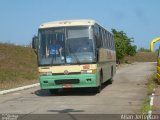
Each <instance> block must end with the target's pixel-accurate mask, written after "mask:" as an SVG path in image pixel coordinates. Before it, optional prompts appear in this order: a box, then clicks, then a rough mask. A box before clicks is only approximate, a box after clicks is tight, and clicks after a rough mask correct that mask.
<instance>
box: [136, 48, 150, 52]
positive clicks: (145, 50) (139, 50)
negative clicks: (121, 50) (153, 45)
mask: <svg viewBox="0 0 160 120" xmlns="http://www.w3.org/2000/svg"><path fill="white" fill-rule="evenodd" d="M138 52H151V50H150V49H146V48H140V49H138Z"/></svg>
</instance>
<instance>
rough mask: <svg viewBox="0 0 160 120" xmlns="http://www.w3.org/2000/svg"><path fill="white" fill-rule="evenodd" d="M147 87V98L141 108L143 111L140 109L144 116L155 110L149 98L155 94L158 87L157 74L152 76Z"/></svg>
mask: <svg viewBox="0 0 160 120" xmlns="http://www.w3.org/2000/svg"><path fill="white" fill-rule="evenodd" d="M146 85H147V98H146V99H145V100H144V102H143V104H142V106H141V109H140V112H141V113H142V114H147V113H148V111H150V110H152V111H153V110H154V107H153V106H150V98H149V96H150V95H151V94H152V93H153V92H154V89H155V88H156V86H157V80H156V76H155V74H154V75H152V76H151V78H150V79H149V80H148V83H147V84H146Z"/></svg>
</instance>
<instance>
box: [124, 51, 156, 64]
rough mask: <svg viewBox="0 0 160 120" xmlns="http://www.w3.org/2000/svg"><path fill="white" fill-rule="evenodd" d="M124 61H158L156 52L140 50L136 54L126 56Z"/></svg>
mask: <svg viewBox="0 0 160 120" xmlns="http://www.w3.org/2000/svg"><path fill="white" fill-rule="evenodd" d="M124 61H129V62H157V53H155V52H138V53H136V55H135V56H126V57H125V58H124Z"/></svg>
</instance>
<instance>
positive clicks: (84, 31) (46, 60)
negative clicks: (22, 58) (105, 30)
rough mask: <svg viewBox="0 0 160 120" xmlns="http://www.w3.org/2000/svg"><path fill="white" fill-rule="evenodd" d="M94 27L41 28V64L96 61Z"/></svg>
mask: <svg viewBox="0 0 160 120" xmlns="http://www.w3.org/2000/svg"><path fill="white" fill-rule="evenodd" d="M92 36H93V35H92V27H88V26H84V27H82V26H81V27H66V28H64V27H63V28H62V27H61V28H50V29H40V30H39V47H38V48H39V49H38V63H39V65H59V64H81V63H92V62H95V51H94V42H93V37H92Z"/></svg>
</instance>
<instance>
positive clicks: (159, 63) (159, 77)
mask: <svg viewBox="0 0 160 120" xmlns="http://www.w3.org/2000/svg"><path fill="white" fill-rule="evenodd" d="M156 77H157V80H158V81H159V82H160V46H159V49H158V59H157V73H156Z"/></svg>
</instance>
